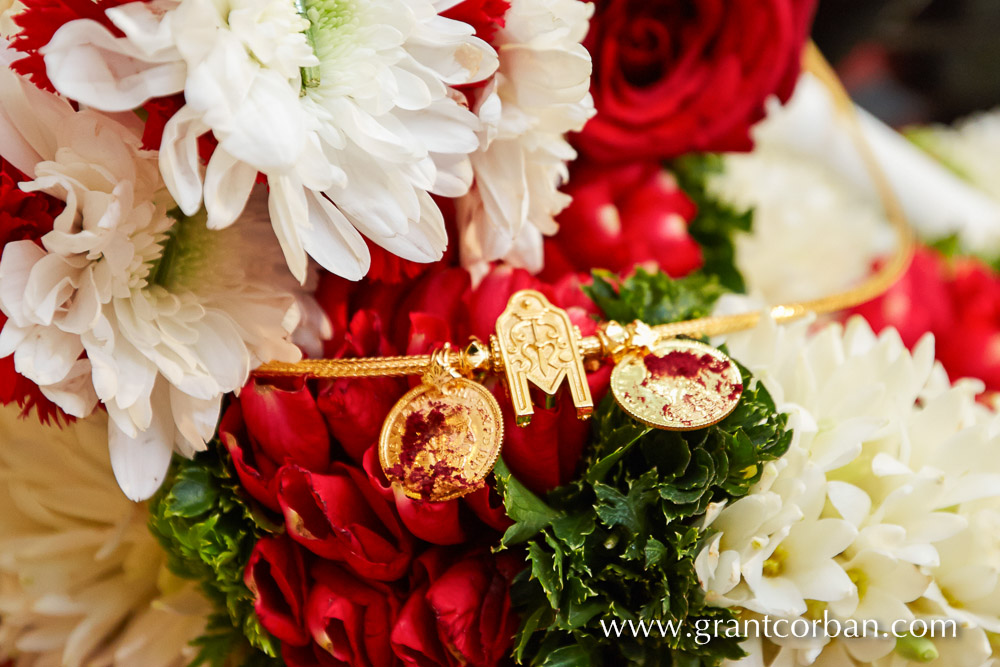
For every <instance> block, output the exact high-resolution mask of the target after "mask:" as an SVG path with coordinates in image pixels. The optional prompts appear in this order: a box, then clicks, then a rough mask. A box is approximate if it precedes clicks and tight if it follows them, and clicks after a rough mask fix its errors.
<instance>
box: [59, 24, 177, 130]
mask: <svg viewBox="0 0 1000 667" xmlns="http://www.w3.org/2000/svg"><path fill="white" fill-rule="evenodd" d="M42 53H43V54H44V55H45V70H46V73H47V74H48V76H49V79H51V80H52V85H53V86H55V88H56V90H58V91H59V92H60V93H62V94H63V95H65V96H66V97H69V98H70V99H74V100H77V101H79V102H82V103H83V104H86V105H87V106H90V107H94V108H97V109H102V110H104V111H128V110H130V109H134V108H136V107H138V106H140V105H142V104H143V103H144V102H145V101H146V100H148V99H150V98H153V97H166V96H168V95H173V94H174V93H178V92H180V91H182V90H184V77H185V73H186V67H185V65H184V62H183V61H181V60H180V59H179V54H177V53H176V52H168V53H166V54H164V55H163V57H159V58H157V57H152V58H151V57H150V56H149V54H146V53H143V51H142V50H141V49H139V48H137V47H136V46H135V45H134V44H133V43H132V42H131V41H129V40H128V39H125V38H118V37H115V36H114V35H112V34H111V33H110V32H109V31H108V29H107V28H105V27H104V26H102V25H101V24H100V23H97V22H96V21H91V20H89V19H80V20H76V21H70V22H69V23H66V24H64V25H63V26H62V27H61V28H59V30H57V31H56V33H55V35H53V36H52V40H51V41H50V42H49V43H48V44H47V45H46V46H45V47H44V48H43V49H42Z"/></svg>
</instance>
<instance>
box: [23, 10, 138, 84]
mask: <svg viewBox="0 0 1000 667" xmlns="http://www.w3.org/2000/svg"><path fill="white" fill-rule="evenodd" d="M132 1H133V0H96V2H95V0H23V4H24V8H23V9H22V10H21V11H20V12H18V13H17V14H16V15H15V16H14V23H16V24H17V25H18V27H20V28H21V30H20V31H18V33H17V35H15V36H14V38H13V39H12V40H11V46H13V47H14V49H16V50H18V51H20V52H21V53H24V54H26V55H25V57H23V58H19V59H18V60H16V61H15V62H14V63H13V64H12V65H11V69H13V70H14V71H15V72H17V73H18V74H22V75H24V76H26V77H28V78H29V79H31V81H32V83H34V84H35V85H36V86H38V87H39V88H42V89H43V90H48V91H51V92H55V90H56V89H55V88H54V87H53V86H52V82H51V81H49V76H48V74H46V72H45V59H44V58H43V57H42V54H41V53H40V51H41V49H42V47H44V46H45V45H46V44H48V43H49V42H50V41H51V40H52V36H53V35H55V34H56V31H57V30H59V28H61V27H62V26H63V25H65V24H67V23H69V22H70V21H75V20H77V19H89V20H91V21H96V22H98V23H100V24H101V25H103V26H104V27H105V28H107V29H108V30H110V31H111V33H112V34H113V35H115V36H116V37H123V36H124V35H123V33H122V32H121V31H120V30H118V28H116V27H115V26H114V24H112V23H111V20H110V19H108V17H107V15H106V14H105V13H104V12H105V11H106V10H108V9H110V8H111V7H117V6H118V5H124V4H126V3H128V2H132Z"/></svg>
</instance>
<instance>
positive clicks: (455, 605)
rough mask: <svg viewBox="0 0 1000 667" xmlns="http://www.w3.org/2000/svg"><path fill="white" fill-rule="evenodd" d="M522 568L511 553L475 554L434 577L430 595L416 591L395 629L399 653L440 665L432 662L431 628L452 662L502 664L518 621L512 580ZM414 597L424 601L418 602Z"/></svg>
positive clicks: (475, 665) (477, 665) (519, 559)
mask: <svg viewBox="0 0 1000 667" xmlns="http://www.w3.org/2000/svg"><path fill="white" fill-rule="evenodd" d="M523 567H524V559H523V557H521V556H519V555H515V554H512V553H509V552H504V553H501V554H499V555H493V554H484V555H482V556H471V557H467V558H465V559H463V560H461V561H459V562H458V563H456V564H454V565H452V566H451V567H449V568H448V569H447V570H446V571H445V572H444V573H443V574H441V575H440V576H438V577H436V578H434V579H432V581H431V583H430V585H429V586H428V588H427V591H426V593H422V592H421V590H420V589H417V591H415V592H414V593H413V595H411V600H408V601H407V603H406V605H405V607H404V611H405V612H406V613H405V614H400V617H399V621H397V626H396V627H395V628H393V632H392V639H393V647H394V648H395V650H396V653H397V655H399V656H400V657H401V658H404V657H405V658H409V659H410V660H411V662H410V663H409V664H442V663H434V662H432V660H433V658H434V653H435V648H434V637H433V634H431V632H432V629H433V630H436V634H437V640H438V641H440V643H441V644H442V645H443V646H444V649H445V651H446V653H447V654H450V655H451V656H452V657H453V658H454V659H455V660H454V663H452V664H455V663H457V664H461V665H470V666H473V667H490V666H492V665H497V664H500V663H501V662H502V661H504V660H505V659H506V658H507V655H508V653H509V652H510V646H511V643H512V641H513V638H514V631H515V630H516V629H517V623H518V620H517V616H516V614H514V612H513V610H512V609H511V602H510V584H511V582H512V581H513V579H514V576H515V575H516V574H517V573H518V571H520V570H521V569H522V568H523ZM413 596H421V597H422V599H421V598H418V600H417V601H416V602H414V601H413V600H412V597H413ZM417 656H420V657H421V660H418V659H417ZM444 664H448V663H444Z"/></svg>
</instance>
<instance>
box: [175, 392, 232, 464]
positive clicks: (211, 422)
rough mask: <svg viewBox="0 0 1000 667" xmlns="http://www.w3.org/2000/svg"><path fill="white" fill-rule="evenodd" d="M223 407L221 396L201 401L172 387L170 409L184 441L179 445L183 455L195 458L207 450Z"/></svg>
mask: <svg viewBox="0 0 1000 667" xmlns="http://www.w3.org/2000/svg"><path fill="white" fill-rule="evenodd" d="M221 406H222V397H221V396H218V397H216V398H211V399H208V400H200V399H196V398H194V397H193V396H189V395H187V394H185V393H184V392H182V391H180V390H179V389H177V388H176V387H170V407H171V412H172V414H173V417H174V424H175V425H176V426H177V431H178V434H179V435H180V436H181V437H182V438H183V440H184V442H178V443H177V444H178V445H180V447H179V448H180V450H181V453H182V454H184V455H185V456H194V452H196V451H202V450H204V449H205V446H206V444H207V443H208V441H209V440H211V439H212V437H213V436H214V435H215V426H216V424H217V423H218V421H219V409H220V408H221Z"/></svg>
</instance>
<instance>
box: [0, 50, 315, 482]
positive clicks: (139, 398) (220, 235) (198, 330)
mask: <svg viewBox="0 0 1000 667" xmlns="http://www.w3.org/2000/svg"><path fill="white" fill-rule="evenodd" d="M5 72H6V73H5V74H4V75H3V76H4V77H5V80H6V85H5V86H4V87H3V88H2V89H0V90H2V104H3V107H4V114H7V118H6V119H7V120H8V121H9V123H7V127H6V128H5V129H6V130H9V132H10V133H11V134H13V133H20V134H19V136H20V137H21V138H22V139H23V140H24V142H25V145H26V146H28V147H29V149H32V150H34V151H36V157H35V158H26V162H22V163H20V164H18V163H15V165H16V166H18V168H20V169H21V170H22V171H23V172H25V173H26V174H32V175H34V177H35V180H33V181H30V182H27V183H24V184H22V188H23V189H25V190H39V191H43V192H46V193H48V194H50V195H52V196H54V197H56V198H57V199H61V200H63V201H65V202H66V208H65V210H64V211H63V212H62V213H61V214H60V215H59V216H58V217H57V218H56V220H55V222H54V229H53V231H51V232H49V233H48V234H46V235H45V236H44V237H43V238H42V240H41V245H38V244H35V243H34V242H31V241H19V242H15V243H11V244H8V245H7V246H6V247H5V248H4V252H3V257H2V259H0V308H2V309H3V312H4V313H5V314H6V315H7V317H8V318H9V319H8V321H7V324H6V326H5V327H4V329H3V331H2V332H0V355H3V356H6V355H9V354H11V353H13V354H14V362H15V367H16V369H17V371H18V372H19V373H21V374H22V375H24V376H26V377H27V378H29V379H30V380H32V381H33V382H36V383H37V384H38V385H39V386H40V387H41V389H42V391H43V392H44V393H45V395H46V396H48V397H49V398H50V399H51V400H52V401H54V402H55V403H56V404H58V405H59V406H60V407H62V408H63V409H64V410H65V411H66V412H68V413H69V414H71V415H74V416H85V415H87V414H89V413H90V412H91V411H92V410H93V408H94V405H95V403H96V401H97V400H100V401H101V402H102V403H103V405H104V407H105V408H106V409H107V411H108V414H109V415H110V417H111V421H110V426H109V446H110V449H111V460H112V464H113V466H114V470H115V474H116V476H117V477H118V480H119V483H120V484H121V487H122V489H123V490H124V491H125V493H126V494H127V495H128V496H129V497H130V498H133V499H137V500H138V499H143V498H148V497H149V496H150V495H152V493H153V492H154V491H155V490H156V488H157V487H158V486H159V484H160V482H161V481H162V480H163V477H164V474H165V472H166V470H167V466H168V465H169V462H170V456H171V452H172V450H173V449H174V447H175V446H176V448H177V449H178V450H179V451H180V452H181V453H183V454H185V455H191V454H192V453H193V452H194V451H196V450H198V449H203V448H204V447H205V443H206V442H207V441H208V440H210V439H211V438H212V436H213V434H214V431H215V425H216V422H217V421H218V415H219V409H220V405H221V400H222V395H223V394H225V393H226V392H231V391H235V390H237V389H239V388H240V387H242V386H243V384H244V383H245V382H246V380H247V377H248V375H249V373H250V371H251V370H252V369H253V368H254V367H256V366H257V365H259V364H261V363H263V362H265V361H269V360H272V359H278V360H290V361H294V360H296V359H298V358H300V356H301V353H300V352H299V350H298V348H296V347H295V346H294V345H293V344H292V343H291V342H290V340H289V336H290V334H291V332H292V331H293V330H294V329H295V327H296V324H297V323H298V321H299V312H300V309H299V308H298V307H297V305H296V301H295V296H294V295H293V292H292V291H290V290H288V289H282V287H281V286H282V283H283V282H284V283H285V284H286V285H287V283H289V282H293V281H291V280H290V279H288V278H286V276H287V271H285V270H284V266H283V265H281V266H280V267H278V268H279V270H278V271H275V270H274V268H275V267H276V265H277V264H278V262H280V250H279V249H278V248H277V244H275V243H274V242H273V239H272V237H271V234H270V232H269V230H268V227H267V215H266V213H264V212H263V211H262V210H261V209H260V206H262V201H261V200H259V199H258V200H256V201H257V207H255V209H254V211H256V212H255V213H253V214H251V215H248V216H246V218H247V219H246V221H245V222H244V223H243V224H241V225H240V227H239V228H235V227H234V228H231V229H226V230H222V231H210V230H208V229H207V228H206V226H205V223H204V220H203V219H200V218H183V217H180V218H177V217H174V215H172V214H171V213H170V209H172V208H173V201H172V200H171V199H170V196H169V194H168V193H167V191H166V189H165V188H163V185H162V181H161V180H160V178H159V173H158V170H157V166H156V155H155V154H154V153H148V152H144V151H141V150H139V141H138V138H137V137H136V136H135V135H134V134H132V133H131V132H130V131H129V130H127V129H126V128H125V127H123V126H121V125H119V124H117V123H116V122H114V121H112V120H110V119H108V118H106V117H103V116H101V115H99V114H97V113H96V112H93V111H81V112H74V111H73V110H72V108H70V106H69V105H68V104H66V103H65V102H61V101H59V100H57V99H56V98H55V97H54V96H51V95H49V94H48V93H44V92H42V91H39V90H37V89H35V88H33V87H32V86H30V84H27V83H25V82H23V81H21V80H20V79H18V78H17V77H16V76H14V75H13V74H11V73H10V72H7V71H6V70H5ZM36 117H37V118H36ZM26 150H28V149H26ZM293 284H294V283H293Z"/></svg>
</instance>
